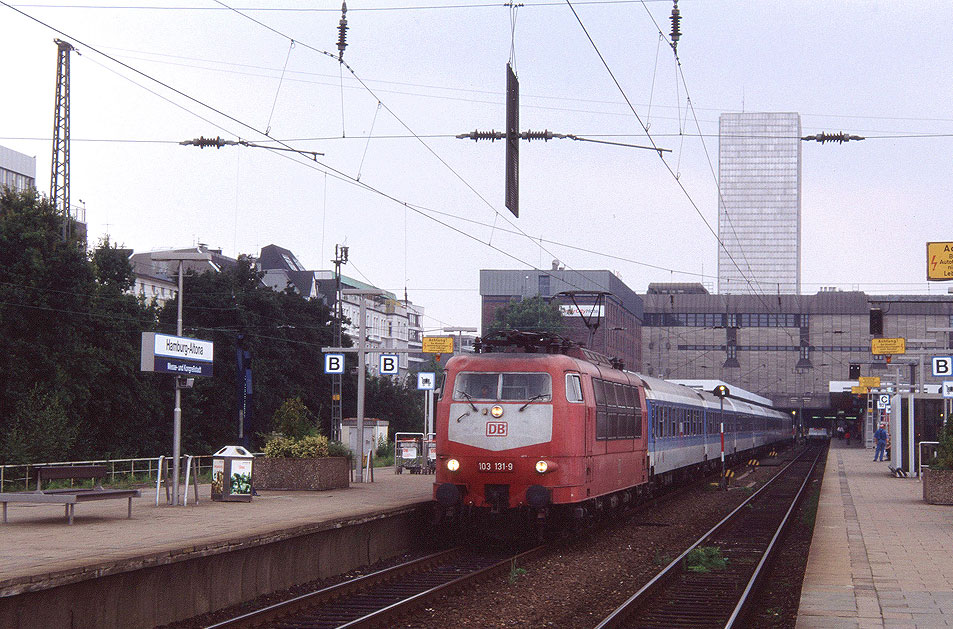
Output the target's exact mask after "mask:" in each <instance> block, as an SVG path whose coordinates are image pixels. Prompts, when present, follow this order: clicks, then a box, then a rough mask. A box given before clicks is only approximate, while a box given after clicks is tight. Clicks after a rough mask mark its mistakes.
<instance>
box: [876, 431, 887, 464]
mask: <svg viewBox="0 0 953 629" xmlns="http://www.w3.org/2000/svg"><path fill="white" fill-rule="evenodd" d="M874 439H876V440H877V449H876V450H875V451H874V461H883V460H884V450H886V448H887V429H886V427H885V426H884V425H883V424H880V428H878V429H877V430H876V431H874Z"/></svg>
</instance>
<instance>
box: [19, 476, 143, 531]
mask: <svg viewBox="0 0 953 629" xmlns="http://www.w3.org/2000/svg"><path fill="white" fill-rule="evenodd" d="M107 474H108V469H107V468H106V467H105V466H103V465H75V466H69V467H41V468H39V470H38V471H37V477H36V491H18V492H3V493H0V502H2V503H3V522H4V523H6V522H7V503H8V502H33V503H47V504H50V503H53V504H62V505H64V506H65V508H66V519H67V521H68V522H69V524H72V523H73V510H74V509H75V508H76V504H77V503H79V502H90V501H92V500H110V499H112V498H126V499H127V500H128V509H127V517H129V518H132V499H133V498H138V497H139V496H140V495H141V494H140V492H139V490H138V489H103V486H102V484H100V483H97V484H96V487H94V488H93V489H73V488H70V489H47V490H43V489H42V487H43V481H44V480H63V479H67V478H68V479H77V480H78V479H101V478H105V477H106V475H107Z"/></svg>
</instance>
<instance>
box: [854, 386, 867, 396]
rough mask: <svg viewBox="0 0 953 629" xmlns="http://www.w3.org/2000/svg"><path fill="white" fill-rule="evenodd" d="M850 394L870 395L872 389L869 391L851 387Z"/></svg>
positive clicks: (863, 388) (865, 388)
mask: <svg viewBox="0 0 953 629" xmlns="http://www.w3.org/2000/svg"><path fill="white" fill-rule="evenodd" d="M850 392H851V393H852V394H853V395H867V394H868V393H870V389H868V388H867V387H851V388H850Z"/></svg>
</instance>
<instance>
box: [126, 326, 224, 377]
mask: <svg viewBox="0 0 953 629" xmlns="http://www.w3.org/2000/svg"><path fill="white" fill-rule="evenodd" d="M213 351H214V345H213V343H212V341H202V340H199V339H191V338H187V337H184V336H170V335H168V334H159V333H158V332H143V333H142V358H141V362H140V365H139V368H140V370H141V371H158V372H162V373H174V374H176V375H179V376H191V377H194V376H211V375H212V358H213Z"/></svg>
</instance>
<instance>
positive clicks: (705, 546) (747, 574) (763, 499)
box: [597, 447, 824, 629]
mask: <svg viewBox="0 0 953 629" xmlns="http://www.w3.org/2000/svg"><path fill="white" fill-rule="evenodd" d="M823 452H824V448H823V447H813V448H808V449H806V450H805V451H804V452H802V453H801V455H800V456H799V457H797V458H796V459H795V460H794V461H792V462H791V463H789V464H788V465H787V466H785V467H784V468H783V469H782V470H780V471H779V472H778V474H777V475H775V477H774V478H773V479H771V481H769V482H768V483H766V484H765V485H764V486H762V488H761V489H759V490H758V491H757V492H755V493H754V494H752V495H751V497H749V498H748V500H746V501H745V502H743V503H742V504H741V505H740V506H739V507H738V508H737V509H735V510H734V511H732V512H731V513H730V514H729V515H728V516H727V517H725V519H723V520H722V521H721V522H719V523H718V524H716V525H715V526H714V527H713V528H712V529H711V530H710V531H708V532H707V533H706V534H705V535H704V536H702V537H701V538H700V539H699V540H698V541H696V542H695V543H694V544H693V545H692V546H691V547H690V548H689V549H688V550H686V551H685V552H684V553H682V554H681V555H680V556H679V557H678V558H676V559H675V560H674V561H673V562H672V563H670V564H669V565H668V566H666V567H665V568H664V569H663V570H662V571H661V572H660V573H659V574H658V575H656V577H655V578H654V579H652V580H651V581H650V582H649V583H647V584H646V585H645V586H644V587H643V588H642V589H641V590H639V591H638V592H636V593H635V594H634V595H633V596H632V597H631V598H629V599H628V600H627V601H625V603H623V604H622V605H621V606H620V607H619V608H618V609H616V610H615V611H614V612H613V613H612V614H610V615H609V616H608V617H606V618H605V619H604V620H603V621H602V622H601V623H600V624H599V625H598V626H597V629H609V628H614V627H645V628H655V627H657V628H664V629H671V628H674V627H697V628H706V629H708V628H713V627H733V626H735V625H736V623H737V622H738V621H739V620H740V619H741V618H742V617H743V614H744V611H745V608H746V604H747V602H748V601H749V599H750V598H751V597H752V596H753V593H754V591H755V586H756V584H757V581H758V578H759V576H760V575H761V574H762V571H763V569H764V567H765V565H766V564H767V562H768V560H769V558H770V556H771V552H772V551H773V550H774V547H775V543H776V542H777V540H778V538H779V537H780V536H781V533H782V531H783V530H784V527H785V525H786V524H787V522H788V519H789V517H790V515H791V513H792V512H793V511H794V508H795V506H796V505H797V503H798V501H799V500H800V497H801V496H802V494H803V491H804V488H805V487H806V485H807V481H808V480H809V479H810V477H811V474H812V473H813V471H814V468H815V466H816V465H817V462H818V460H819V458H820V456H821V455H822V454H823Z"/></svg>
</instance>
